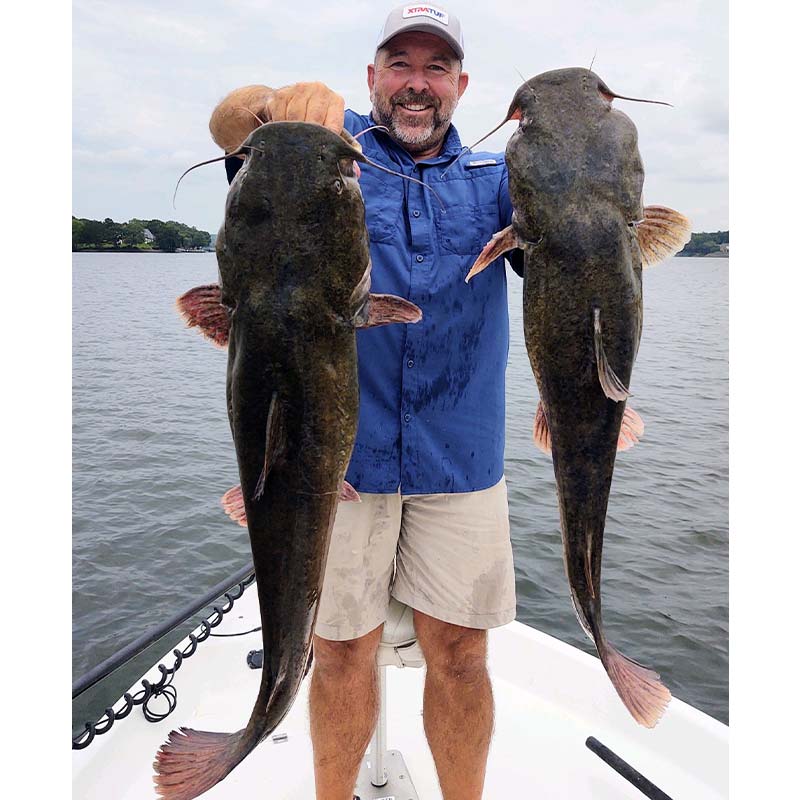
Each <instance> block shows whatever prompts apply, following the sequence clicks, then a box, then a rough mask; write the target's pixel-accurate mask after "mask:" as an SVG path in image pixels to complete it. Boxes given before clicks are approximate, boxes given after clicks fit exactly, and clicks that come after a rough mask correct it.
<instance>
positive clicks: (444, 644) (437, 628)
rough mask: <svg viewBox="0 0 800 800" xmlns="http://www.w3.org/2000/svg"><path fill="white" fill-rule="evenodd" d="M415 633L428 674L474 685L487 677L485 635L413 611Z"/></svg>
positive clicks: (486, 638) (485, 633)
mask: <svg viewBox="0 0 800 800" xmlns="http://www.w3.org/2000/svg"><path fill="white" fill-rule="evenodd" d="M414 627H415V629H416V632H417V640H418V641H419V644H420V647H421V648H422V652H423V654H424V655H425V663H426V665H427V668H428V672H430V673H433V674H435V675H436V676H437V677H439V678H441V679H443V680H452V681H458V682H459V683H477V682H479V681H482V680H483V679H484V677H485V676H486V674H487V673H486V653H487V641H488V637H487V632H486V631H485V630H477V629H475V628H465V627H463V626H461V625H452V624H451V623H449V622H442V621H441V620H437V619H434V618H433V617H429V616H428V615H427V614H422V613H421V612H419V611H415V612H414Z"/></svg>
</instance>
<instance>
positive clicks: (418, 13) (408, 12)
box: [403, 6, 449, 25]
mask: <svg viewBox="0 0 800 800" xmlns="http://www.w3.org/2000/svg"><path fill="white" fill-rule="evenodd" d="M409 17H430V18H431V19H435V20H436V21H437V22H441V23H442V25H448V24H449V23H448V21H447V20H448V14H447V12H446V11H444V10H443V9H441V8H436V6H406V7H405V8H404V9H403V19H408V18H409Z"/></svg>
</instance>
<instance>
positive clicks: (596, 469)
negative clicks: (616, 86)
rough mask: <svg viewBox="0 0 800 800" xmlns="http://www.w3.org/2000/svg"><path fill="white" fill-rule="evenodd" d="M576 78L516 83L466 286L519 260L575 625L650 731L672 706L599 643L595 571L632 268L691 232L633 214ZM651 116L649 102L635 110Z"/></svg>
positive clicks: (638, 201) (625, 431)
mask: <svg viewBox="0 0 800 800" xmlns="http://www.w3.org/2000/svg"><path fill="white" fill-rule="evenodd" d="M615 98H620V99H626V100H633V99H635V98H623V97H622V96H621V95H617V94H614V92H612V91H611V90H610V89H609V88H608V87H607V86H606V84H605V83H604V82H603V81H602V80H601V79H600V78H599V77H598V76H597V75H595V74H594V73H593V72H590V71H589V70H587V69H578V68H575V69H561V70H554V71H551V72H545V73H543V74H541V75H538V76H536V77H534V78H532V79H531V80H529V81H527V82H526V83H524V84H523V85H522V86H521V87H520V88H519V89H518V90H517V92H516V94H515V95H514V99H513V101H512V102H511V106H510V108H509V111H508V115H507V116H506V121H508V120H510V119H516V120H519V123H520V124H519V128H518V129H517V131H516V132H515V133H514V134H513V136H512V137H511V139H510V140H509V142H508V145H507V147H506V162H507V164H508V172H509V192H510V194H511V202H512V204H513V207H514V216H513V223H512V225H511V226H510V227H509V228H507V229H506V230H504V231H501V232H500V233H498V234H496V235H495V236H494V237H493V239H492V241H491V242H489V243H488V244H487V246H486V247H485V248H484V250H483V252H482V253H481V255H480V256H479V258H478V261H477V262H476V263H475V265H474V266H473V268H472V270H471V271H470V274H469V276H468V278H467V279H468V280H469V279H470V278H472V277H473V276H474V275H476V274H477V273H478V272H480V271H481V270H482V269H484V268H485V267H486V266H488V264H490V263H491V262H492V261H493V260H494V259H495V258H497V256H498V255H500V254H501V253H502V252H504V251H505V250H508V249H510V248H512V247H521V248H522V249H523V250H524V252H525V278H524V285H523V320H524V327H525V343H526V346H527V349H528V356H529V358H530V362H531V366H532V367H533V372H534V375H535V376H536V382H537V384H538V386H539V394H540V396H541V403H540V408H539V410H538V412H537V414H536V421H535V425H534V428H535V430H534V437H535V440H536V443H537V445H538V446H539V447H540V448H541V449H543V450H545V451H547V452H552V457H553V469H554V471H555V476H556V486H557V490H558V501H559V510H560V515H561V532H562V537H563V542H564V560H565V566H566V572H567V577H568V580H569V586H570V592H571V595H572V600H573V604H574V606H575V611H576V613H577V616H578V620H579V622H580V623H581V625H582V626H583V628H584V630H585V631H586V633H587V634H588V635H589V636H590V637H591V638H592V639H593V641H594V643H595V645H596V647H597V652H598V655H599V656H600V660H601V661H602V663H603V666H604V667H605V669H606V672H607V673H608V676H609V678H610V679H611V681H612V683H613V685H614V688H615V689H616V691H617V693H618V694H619V696H620V698H621V699H622V702H623V703H624V704H625V706H626V707H627V708H628V710H629V711H630V713H631V715H632V716H633V718H634V719H635V720H636V721H637V722H639V723H641V724H642V725H645V726H647V727H653V726H654V725H655V724H656V723H657V722H658V720H659V718H660V717H661V715H662V713H663V711H664V709H665V707H666V705H667V703H668V702H669V700H670V697H671V695H670V692H669V690H668V689H667V688H666V687H665V686H664V685H663V684H662V683H661V682H660V680H659V676H658V675H657V674H656V673H655V672H653V671H652V670H650V669H648V668H646V667H644V666H642V665H641V664H638V663H636V662H635V661H632V660H631V659H629V658H626V657H625V656H624V655H622V654H621V653H619V652H618V651H617V650H615V649H614V647H612V646H611V644H610V643H609V642H608V641H607V640H606V637H605V634H604V632H603V624H602V616H601V610H600V567H601V554H602V548H603V531H604V527H605V518H606V508H607V505H608V497H609V492H610V489H611V478H612V474H613V471H614V461H615V458H616V453H617V450H618V449H625V448H626V447H627V446H630V445H631V444H633V443H635V442H636V441H638V436H639V435H640V434H641V432H642V430H643V425H642V423H641V420H640V419H639V417H638V415H636V413H635V412H633V411H632V410H631V409H626V401H627V398H628V396H629V394H630V392H629V391H628V387H629V386H630V380H631V373H632V370H633V363H634V360H635V358H636V352H637V350H638V347H639V340H640V338H641V335H642V267H643V266H647V265H650V264H653V263H656V262H657V261H660V260H662V259H664V258H667V257H668V256H670V255H673V254H674V253H676V252H677V251H678V250H680V248H681V247H682V246H683V245H684V244H685V243H686V242H687V241H688V240H689V238H690V236H691V228H690V225H689V221H688V220H687V219H686V218H685V217H684V216H683V215H681V214H679V213H678V212H676V211H672V210H671V209H668V208H664V207H661V206H649V207H645V208H643V207H642V184H643V181H644V170H643V168H642V161H641V158H640V156H639V150H638V147H637V132H636V128H635V126H634V124H633V123H632V122H631V120H630V119H629V118H628V117H627V116H626V115H625V114H623V113H622V112H621V111H618V110H617V109H615V108H613V107H612V100H614V99H615ZM645 102H653V101H645Z"/></svg>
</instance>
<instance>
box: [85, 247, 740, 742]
mask: <svg viewBox="0 0 800 800" xmlns="http://www.w3.org/2000/svg"><path fill="white" fill-rule="evenodd" d="M216 279H217V268H216V259H215V256H214V254H213V253H202V254H190V253H180V254H172V255H169V254H159V255H156V254H141V255H139V254H106V253H80V254H75V255H74V256H73V658H72V663H73V677H74V678H77V677H79V676H80V675H82V674H83V673H84V672H86V671H87V670H88V669H90V668H91V667H93V666H94V665H96V664H98V663H99V662H100V661H102V660H103V659H105V658H107V657H109V656H110V655H112V654H114V653H115V652H116V651H117V650H119V649H120V648H121V647H122V646H124V645H125V644H127V643H128V642H130V641H132V640H133V639H135V638H136V637H137V636H138V635H140V634H141V633H142V632H143V631H144V630H146V629H147V628H149V627H151V626H152V625H154V624H156V623H157V622H158V621H159V620H161V619H163V618H164V617H165V616H169V615H172V614H174V613H175V612H176V611H177V610H178V609H179V608H180V607H182V606H184V605H185V604H186V603H187V602H189V601H190V600H191V599H193V598H194V597H197V596H199V595H200V594H201V593H202V592H203V591H205V590H206V589H208V588H210V587H211V586H213V585H215V584H216V583H218V582H219V581H221V580H223V579H225V578H226V577H227V576H228V575H230V574H232V573H234V572H235V571H236V570H237V569H239V568H240V567H241V566H243V565H244V564H245V563H246V562H247V560H248V559H249V558H250V549H249V543H248V540H247V531H246V530H245V529H244V528H241V527H239V526H238V525H235V524H233V523H231V522H230V521H229V520H228V518H227V517H226V516H225V515H224V514H223V512H222V510H221V508H220V505H219V498H220V496H221V495H222V494H223V493H224V492H225V491H226V490H227V489H229V488H230V487H231V486H233V485H235V484H237V483H238V482H239V478H238V474H237V468H236V459H235V454H234V449H233V444H232V441H231V438H230V431H229V428H228V421H227V417H226V413H225V367H226V360H227V355H226V353H225V352H224V351H222V350H219V349H217V348H215V347H213V346H212V345H211V344H209V343H208V342H207V341H206V340H205V339H203V338H202V337H201V336H200V335H199V334H198V333H197V332H196V331H193V330H189V329H187V328H185V327H184V324H183V322H182V320H181V319H180V318H179V316H178V315H177V313H176V312H175V309H174V300H175V298H176V297H178V295H180V294H182V293H183V292H184V291H186V290H187V289H189V288H191V287H193V286H196V285H198V284H201V283H208V282H213V281H216ZM521 290H522V281H521V280H520V279H518V278H517V276H515V275H514V274H513V273H510V272H509V308H510V315H511V348H510V352H509V363H508V373H507V386H508V391H507V402H508V408H507V444H506V478H507V482H508V487H509V505H510V513H511V534H512V540H513V545H514V557H515V566H516V579H517V603H518V613H517V617H518V619H520V620H521V621H522V622H525V623H527V624H530V625H533V626H535V627H537V628H539V629H541V630H544V631H545V632H547V633H550V634H552V635H553V636H556V637H558V638H560V639H563V640H564V641H567V642H569V643H570V644H574V645H576V646H578V647H580V648H581V649H583V650H586V651H587V652H590V653H594V647H593V646H592V645H591V643H590V642H589V641H588V639H587V638H586V637H585V635H584V634H583V632H582V630H581V629H580V626H579V625H578V622H577V620H576V619H575V615H574V612H573V610H572V605H571V602H570V599H569V592H568V587H567V582H566V578H565V576H564V567H563V561H562V547H561V539H560V533H559V519H558V507H557V503H556V493H555V480H554V477H553V470H552V463H551V461H550V459H549V458H548V457H546V456H544V455H543V454H542V453H540V452H539V451H538V450H537V449H536V448H535V447H534V445H533V444H532V441H531V428H532V421H533V414H534V410H535V408H536V404H537V402H538V392H537V389H536V384H535V381H534V379H533V375H532V373H531V370H530V366H529V363H528V357H527V353H526V351H525V346H524V342H523V335H522V321H521V316H522V314H521ZM644 292H645V324H644V335H643V338H642V343H641V347H640V350H639V355H638V359H637V363H636V367H635V369H634V373H633V380H632V385H631V391H632V393H633V395H634V396H633V398H632V399H631V400H630V401H629V404H630V405H631V406H632V407H633V408H635V409H636V410H637V411H638V412H639V414H640V415H641V416H642V418H643V419H644V422H645V426H646V429H645V435H644V438H643V439H642V441H641V443H640V444H639V445H637V446H636V447H635V448H633V449H632V450H629V451H627V452H625V453H621V454H620V455H619V457H618V458H617V463H616V468H615V473H614V483H613V486H612V491H611V498H610V500H609V506H608V517H607V522H606V534H605V542H604V552H603V590H602V591H603V610H604V615H603V616H604V622H605V628H606V633H607V635H608V638H609V640H610V641H612V642H613V643H614V645H615V646H616V647H617V648H618V649H620V650H621V651H622V652H623V653H625V654H626V655H628V656H630V657H632V658H635V659H636V660H637V661H641V662H642V663H644V664H647V665H648V666H652V667H653V668H655V669H656V670H657V671H658V672H660V673H661V675H662V678H663V679H664V682H665V683H666V684H667V685H668V686H669V687H670V689H671V690H672V692H673V694H674V695H675V696H676V697H679V698H681V699H682V700H685V701H687V702H689V703H691V704H692V705H695V706H697V707H698V708H700V709H702V710H703V711H705V712H706V713H708V714H710V715H712V716H713V717H716V718H717V719H719V720H721V721H723V722H726V723H727V721H728V260H727V259H710V258H706V259H699V258H674V259H671V260H669V261H667V262H665V263H663V264H660V265H658V266H656V267H653V268H650V269H649V270H646V271H645V273H644ZM195 624H196V622H191V623H189V624H188V625H187V626H184V627H183V628H181V629H180V630H179V631H178V632H177V634H176V635H175V636H174V637H173V639H172V642H174V643H177V641H179V639H180V638H181V637H182V636H183V635H185V634H186V633H187V632H188V630H191V629H192V628H193V627H194V626H195ZM170 646H172V645H171V644H170V642H168V641H162V642H161V643H159V644H158V645H157V647H156V648H155V652H151V653H149V654H146V655H145V657H144V658H143V659H142V660H141V661H140V662H137V663H136V664H131V665H129V666H128V667H127V668H125V669H122V670H119V671H118V672H117V673H115V675H113V676H112V677H111V678H109V680H108V681H107V682H106V683H105V684H104V685H103V686H102V687H99V688H98V690H97V691H93V692H92V693H90V694H87V696H86V697H84V698H83V700H82V703H81V704H80V705H78V704H76V706H75V709H74V714H73V723H75V724H77V725H78V726H79V727H82V725H81V723H82V722H84V721H86V720H88V719H89V718H90V717H91V718H92V719H96V718H97V717H98V716H99V715H100V713H102V709H103V708H104V707H105V706H106V705H108V704H110V703H111V702H113V701H114V700H115V699H116V698H118V697H119V696H120V695H121V694H122V692H123V691H126V690H127V689H128V687H129V686H130V685H131V684H132V683H133V682H134V681H135V680H136V678H137V676H138V675H140V674H142V672H143V671H144V669H145V668H146V667H147V666H148V665H149V664H150V663H152V662H153V661H154V660H155V659H156V658H157V657H159V656H160V655H161V654H162V653H163V652H165V651H166V650H167V649H168V647H170ZM169 665H170V666H171V660H170V662H169ZM176 683H177V685H178V687H180V675H178V677H177V678H176Z"/></svg>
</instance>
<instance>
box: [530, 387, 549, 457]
mask: <svg viewBox="0 0 800 800" xmlns="http://www.w3.org/2000/svg"><path fill="white" fill-rule="evenodd" d="M533 443H534V444H535V445H536V446H537V447H538V448H539V449H540V450H541V451H542V452H543V453H544V454H545V455H548V456H551V455H553V446H552V441H551V439H550V426H549V425H548V424H547V417H546V416H545V415H544V406H543V405H542V401H541V400H540V401H539V405H538V406H536V416H534V418H533Z"/></svg>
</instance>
